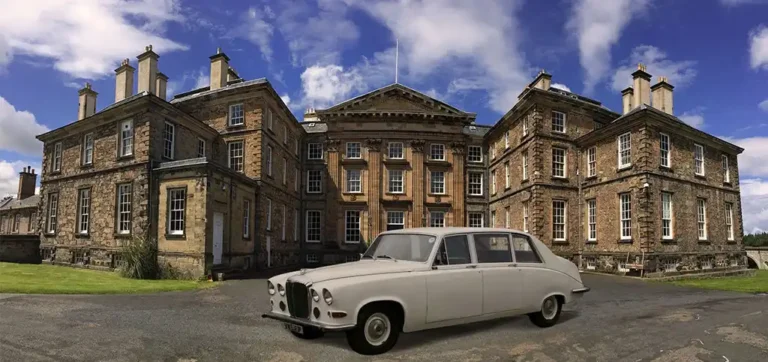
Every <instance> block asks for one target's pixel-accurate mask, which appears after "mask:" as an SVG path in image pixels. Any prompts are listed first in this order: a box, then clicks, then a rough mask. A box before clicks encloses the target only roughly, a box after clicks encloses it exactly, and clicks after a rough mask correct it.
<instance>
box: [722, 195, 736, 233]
mask: <svg viewBox="0 0 768 362" xmlns="http://www.w3.org/2000/svg"><path fill="white" fill-rule="evenodd" d="M725 227H726V240H728V241H734V240H736V235H735V232H734V228H733V203H732V202H726V203H725Z"/></svg>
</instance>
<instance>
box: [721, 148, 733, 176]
mask: <svg viewBox="0 0 768 362" xmlns="http://www.w3.org/2000/svg"><path fill="white" fill-rule="evenodd" d="M721 158H722V160H723V182H725V183H730V182H731V167H730V165H729V160H728V155H725V154H724V155H722V157H721Z"/></svg>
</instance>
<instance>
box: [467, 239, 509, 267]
mask: <svg viewBox="0 0 768 362" xmlns="http://www.w3.org/2000/svg"><path fill="white" fill-rule="evenodd" d="M474 238H475V252H477V262H478V263H511V262H512V253H511V250H510V248H509V236H507V234H475V235H474Z"/></svg>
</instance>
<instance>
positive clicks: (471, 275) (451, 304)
mask: <svg viewBox="0 0 768 362" xmlns="http://www.w3.org/2000/svg"><path fill="white" fill-rule="evenodd" d="M433 267H434V268H433V269H434V270H432V271H430V272H429V273H427V323H434V322H440V321H447V320H452V319H458V318H467V317H474V316H478V315H480V314H481V313H482V312H483V275H482V273H481V271H480V270H478V269H477V265H476V264H474V263H472V257H471V256H470V252H469V240H468V238H467V236H466V235H458V236H447V237H445V239H444V240H443V242H442V244H441V245H440V248H439V249H438V253H437V255H436V256H435V262H434V264H433Z"/></svg>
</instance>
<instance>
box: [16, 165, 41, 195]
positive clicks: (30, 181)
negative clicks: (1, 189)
mask: <svg viewBox="0 0 768 362" xmlns="http://www.w3.org/2000/svg"><path fill="white" fill-rule="evenodd" d="M36 183H37V175H36V174H35V169H33V168H31V167H29V166H27V167H24V169H23V170H22V171H21V172H19V192H18V194H17V200H24V199H26V198H27V197H30V196H34V195H35V184H36Z"/></svg>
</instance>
